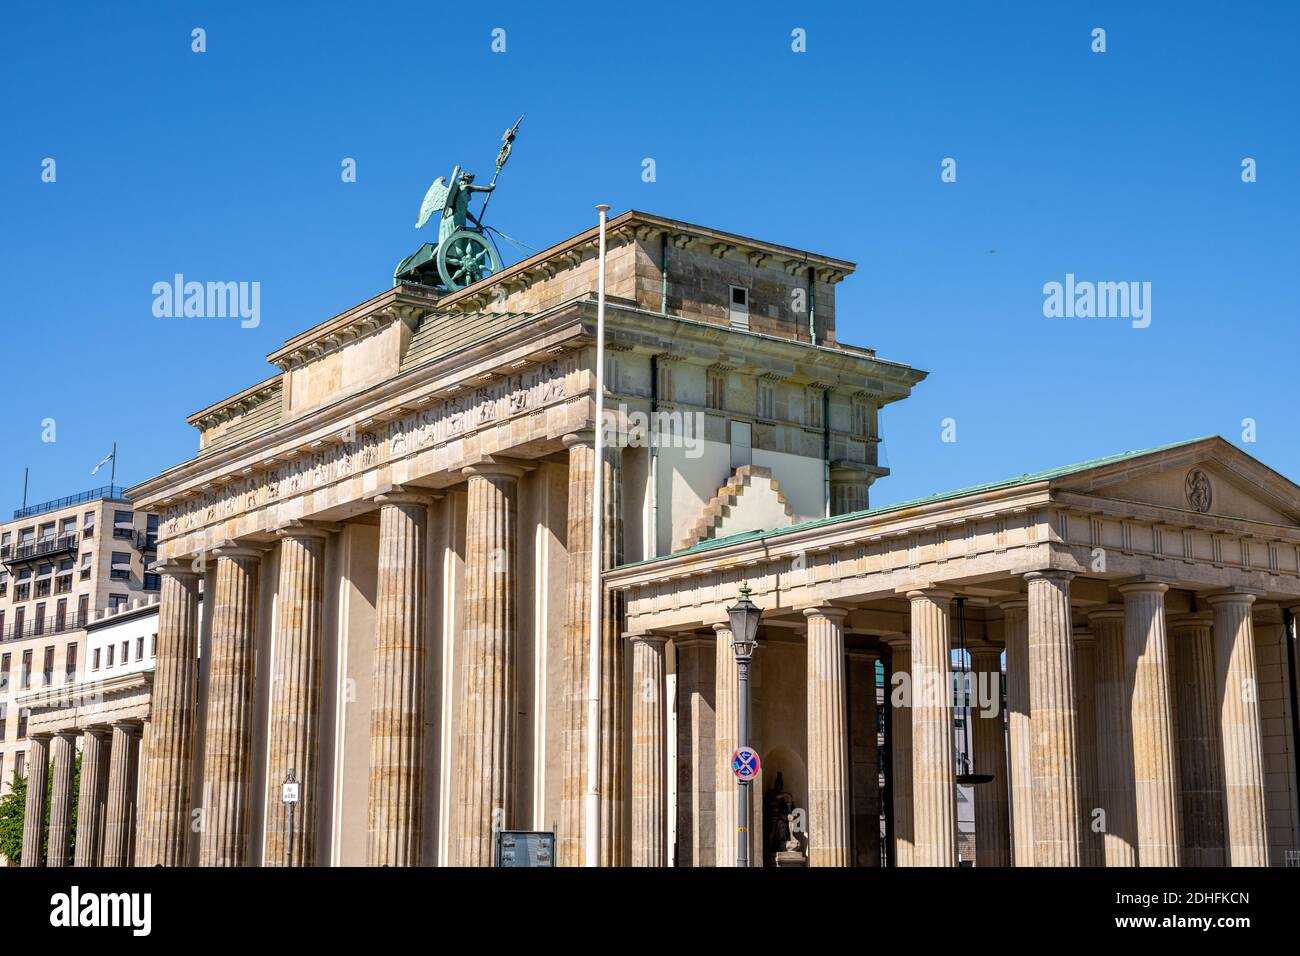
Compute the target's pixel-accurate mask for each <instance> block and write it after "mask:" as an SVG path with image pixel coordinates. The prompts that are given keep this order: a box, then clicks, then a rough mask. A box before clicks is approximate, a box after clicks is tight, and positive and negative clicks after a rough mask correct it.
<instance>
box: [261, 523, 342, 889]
mask: <svg viewBox="0 0 1300 956" xmlns="http://www.w3.org/2000/svg"><path fill="white" fill-rule="evenodd" d="M279 536H280V579H279V584H278V589H277V592H276V593H277V600H276V618H277V620H276V632H277V633H276V638H275V659H274V663H273V666H272V673H271V726H270V741H269V747H270V760H269V766H268V776H267V781H266V815H265V818H264V819H265V827H266V841H265V844H264V847H263V851H262V860H263V864H264V865H266V866H283V865H285V862H286V861H285V854H286V851H287V849H288V846H287V844H288V840H289V815H288V812H287V808H286V806H285V804H284V803H283V802H282V800H281V794H280V785H281V784H282V783H283V782H284V780H285V776H286V774H287V773H288V772H289V770H290V769H291V768H292V770H293V772H294V777H295V779H297V780H298V782H299V784H300V786H299V788H298V805H297V806H296V807H294V814H293V859H292V860H290V861H289V863H288V865H290V866H311V865H312V864H314V863H315V862H316V808H317V806H318V797H319V791H320V780H319V764H320V697H321V652H322V646H323V643H324V633H323V627H324V619H325V544H326V541H327V540H328V538H329V531H327V530H325V529H323V528H313V527H306V526H294V527H289V528H285V529H283V530H281V531H280V532H279Z"/></svg>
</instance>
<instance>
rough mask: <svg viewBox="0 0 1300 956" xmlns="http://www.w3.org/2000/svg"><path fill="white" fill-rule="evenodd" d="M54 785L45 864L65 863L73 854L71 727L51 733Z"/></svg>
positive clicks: (74, 746) (74, 750)
mask: <svg viewBox="0 0 1300 956" xmlns="http://www.w3.org/2000/svg"><path fill="white" fill-rule="evenodd" d="M53 752H54V787H53V791H52V792H51V794H50V837H49V849H48V850H47V851H46V859H45V865H46V866H67V865H68V864H69V862H70V860H69V857H71V856H72V847H71V846H69V845H68V844H69V840H70V838H71V836H72V832H71V831H72V779H73V775H74V773H75V771H76V769H77V768H76V763H75V761H76V759H77V744H76V735H75V733H74V732H73V731H61V732H59V733H56V734H55V735H54V739H53Z"/></svg>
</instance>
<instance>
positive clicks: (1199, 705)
mask: <svg viewBox="0 0 1300 956" xmlns="http://www.w3.org/2000/svg"><path fill="white" fill-rule="evenodd" d="M1169 631H1170V641H1169V677H1170V683H1171V685H1172V687H1173V713H1174V732H1175V734H1176V737H1177V741H1178V744H1177V750H1178V782H1179V786H1178V792H1179V798H1180V801H1181V803H1180V808H1179V809H1180V812H1181V813H1182V820H1183V847H1182V849H1183V854H1184V855H1183V864H1184V865H1186V866H1223V839H1224V831H1223V751H1222V749H1221V747H1220V744H1219V708H1218V702H1217V699H1216V698H1217V694H1216V693H1215V680H1216V677H1215V671H1214V615H1213V614H1211V613H1209V612H1204V611H1203V612H1201V613H1199V614H1185V615H1182V616H1180V617H1177V618H1173V619H1172V620H1171V621H1170V622H1169Z"/></svg>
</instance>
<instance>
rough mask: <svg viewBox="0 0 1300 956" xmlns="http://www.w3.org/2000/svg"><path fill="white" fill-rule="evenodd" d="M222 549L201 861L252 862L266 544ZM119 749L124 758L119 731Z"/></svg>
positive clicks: (215, 602)
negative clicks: (256, 679)
mask: <svg viewBox="0 0 1300 956" xmlns="http://www.w3.org/2000/svg"><path fill="white" fill-rule="evenodd" d="M216 554H217V569H216V585H215V587H214V588H213V591H214V594H213V596H212V604H211V613H212V631H211V638H210V640H211V659H210V660H209V662H208V682H207V683H208V686H207V695H208V707H207V721H206V727H205V730H204V744H205V749H204V754H203V793H204V797H205V799H207V800H209V801H211V802H210V804H209V805H208V806H207V807H205V808H204V811H203V817H202V825H203V829H202V836H201V837H200V841H199V865H200V866H244V865H245V864H247V862H248V811H249V801H250V800H251V799H252V779H253V768H252V746H253V673H254V660H253V656H254V652H255V649H256V646H257V572H258V564H259V562H260V558H261V552H260V551H258V550H256V549H253V548H243V547H234V546H229V547H224V548H219V549H218V550H217V552H216ZM113 749H114V754H113V760H114V762H115V763H116V761H117V753H116V750H117V738H116V735H115V736H114V739H113ZM110 789H111V787H110ZM110 816H111V814H110ZM105 855H107V851H106V853H105Z"/></svg>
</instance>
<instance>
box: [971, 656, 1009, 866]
mask: <svg viewBox="0 0 1300 956" xmlns="http://www.w3.org/2000/svg"><path fill="white" fill-rule="evenodd" d="M970 660H971V671H972V674H973V675H976V680H977V684H976V687H978V688H980V689H981V693H980V695H979V696H978V697H976V698H975V699H973V700H972V702H971V704H972V707H971V718H972V721H973V723H974V726H973V727H972V728H971V737H972V746H973V748H974V750H975V768H976V770H977V771H978V772H979V773H991V774H993V779H992V780H990V781H989V782H988V783H982V784H980V785H979V786H977V787H974V788H973V789H974V790H975V865H976V866H1010V865H1011V835H1010V828H1009V820H1008V813H1007V810H1008V805H1007V744H1006V740H1007V738H1006V733H1005V732H1004V729H1003V725H1002V714H1003V707H1002V650H1001V648H999V647H996V646H994V645H992V644H982V645H976V646H974V647H972V648H971V651H970Z"/></svg>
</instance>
